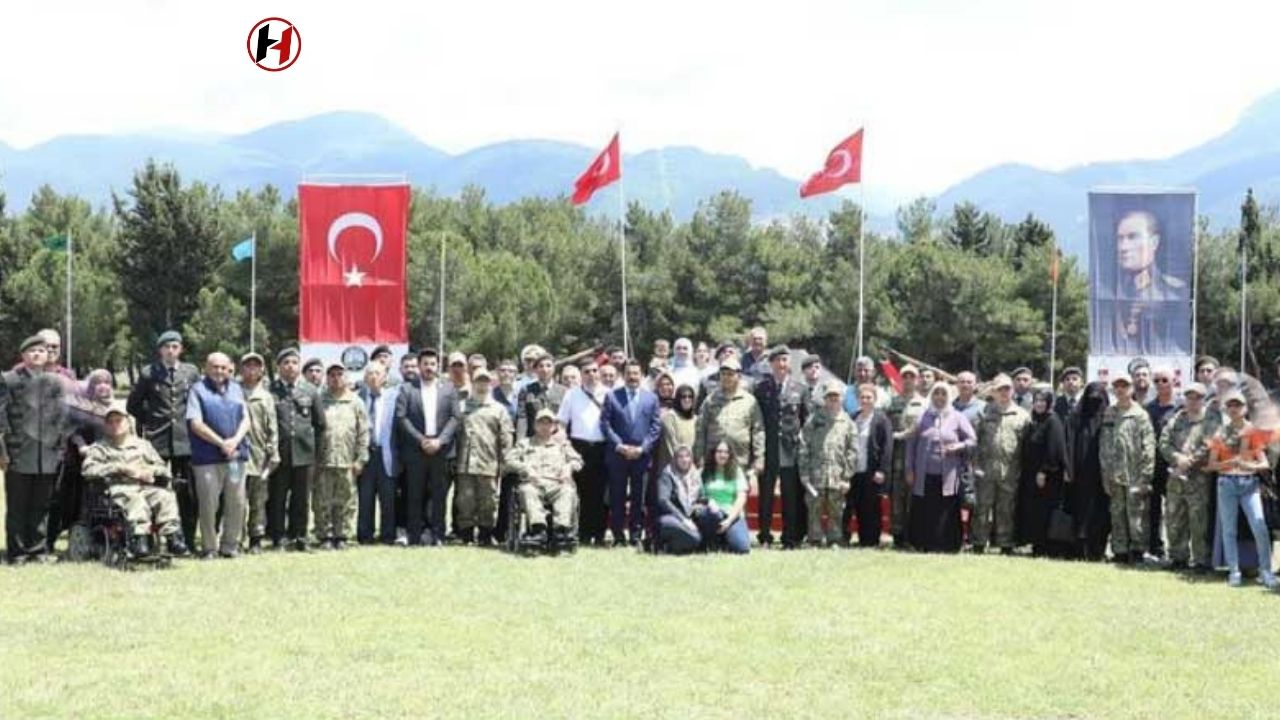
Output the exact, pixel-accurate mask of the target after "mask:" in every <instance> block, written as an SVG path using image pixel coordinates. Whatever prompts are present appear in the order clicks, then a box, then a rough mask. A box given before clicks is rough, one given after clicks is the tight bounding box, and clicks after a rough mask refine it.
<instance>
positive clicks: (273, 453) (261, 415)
mask: <svg viewBox="0 0 1280 720" xmlns="http://www.w3.org/2000/svg"><path fill="white" fill-rule="evenodd" d="M265 366H266V361H264V360H263V359H262V356H261V355H259V354H257V353H249V354H247V355H245V356H244V357H242V358H240V385H241V387H242V388H243V389H244V402H245V406H246V408H247V410H248V413H249V435H248V439H249V462H248V463H247V464H246V466H245V491H246V492H247V493H248V500H249V554H251V555H256V554H258V553H260V552H262V538H263V536H264V535H266V534H267V478H269V477H270V476H271V473H272V472H273V471H274V470H275V469H276V467H277V466H279V465H280V446H279V438H280V433H279V431H278V429H277V427H278V426H277V425H276V399H275V398H274V397H272V395H271V391H270V390H268V389H267V386H266V384H265V383H263V382H262V374H263V370H264V369H265ZM274 547H275V548H276V549H277V550H278V549H280V546H278V545H277V546H274Z"/></svg>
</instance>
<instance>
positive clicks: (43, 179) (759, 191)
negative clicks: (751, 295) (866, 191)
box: [0, 112, 839, 219]
mask: <svg viewBox="0 0 1280 720" xmlns="http://www.w3.org/2000/svg"><path fill="white" fill-rule="evenodd" d="M597 152H599V148H589V147H585V146H582V145H574V144H571V143H563V142H554V141H549V140H511V141H506V142H500V143H495V144H492V145H485V146H483V147H479V148H476V149H474V150H471V151H469V152H465V153H462V154H460V155H450V154H449V153H446V152H444V151H442V150H439V149H437V148H434V147H432V146H430V145H428V144H426V143H424V142H422V141H421V140H419V139H418V138H416V137H415V136H414V135H412V134H411V133H409V132H408V131H406V130H404V129H402V128H400V127H398V126H396V125H394V124H393V123H391V122H389V121H387V120H385V119H384V118H382V117H380V116H378V115H373V114H369V113H360V112H333V113H326V114H323V115H316V116H313V117H308V118H303V119H300V120H291V121H287V122H280V123H275V124H273V125H268V126H266V127H264V128H261V129H259V130H255V131H253V132H249V133H245V134H242V135H206V136H181V135H166V134H163V133H155V134H133V135H69V136H61V137H57V138H54V139H52V140H49V141H48V142H44V143H41V144H39V145H35V146H33V147H31V148H28V149H25V150H15V149H13V148H10V147H8V146H6V145H3V144H0V187H3V189H4V190H5V192H6V193H7V194H8V197H9V203H10V206H11V207H14V208H17V209H21V208H23V207H25V206H26V203H27V201H28V200H29V199H30V197H31V194H32V192H34V191H35V189H36V188H38V187H39V186H40V185H42V184H46V183H47V184H49V185H51V186H53V187H54V188H55V189H56V190H58V191H60V192H72V193H76V194H79V195H82V196H84V197H87V198H89V199H91V200H92V201H93V202H95V203H104V202H107V201H108V200H109V199H110V196H111V191H112V190H113V189H114V190H116V191H122V190H124V189H126V188H127V187H128V185H129V182H130V180H131V178H132V173H133V171H134V170H135V169H136V168H138V167H140V166H141V165H142V164H143V163H144V162H145V161H146V159H147V158H155V159H156V160H158V161H163V162H172V163H173V164H174V165H175V166H176V167H177V168H178V170H179V171H180V172H181V173H182V175H183V177H184V178H185V179H188V180H203V181H205V182H208V183H215V184H218V185H220V186H221V187H222V188H223V189H224V191H227V192H231V191H234V190H236V189H239V188H258V187H261V186H263V185H266V184H268V183H270V184H274V185H276V186H278V187H280V188H281V189H282V190H283V191H284V192H285V193H286V194H288V195H292V194H293V191H294V188H295V186H296V185H297V183H298V182H299V180H301V179H302V178H303V176H304V175H316V174H347V173H368V172H386V173H404V174H406V175H407V176H408V178H409V180H410V181H411V182H412V183H413V184H414V185H416V186H419V187H423V188H431V187H434V188H435V189H436V190H437V191H438V192H440V193H442V194H445V195H453V194H456V193H458V192H459V191H460V190H461V189H462V188H463V187H465V186H466V185H468V184H475V185H479V186H481V187H483V188H484V189H485V192H486V194H487V195H488V197H489V198H490V199H492V200H494V201H496V202H499V203H505V202H510V201H512V200H515V199H517V198H521V197H527V196H542V197H554V196H557V195H567V194H569V193H570V192H571V191H572V188H573V181H574V179H575V178H576V177H577V176H578V175H579V174H580V173H581V172H582V171H583V170H584V169H586V167H587V165H588V164H589V163H590V162H591V160H592V159H593V158H594V156H595V154H596V153H597ZM623 165H624V167H625V169H626V176H625V181H626V187H625V190H626V197H627V200H628V201H631V200H639V201H640V202H642V203H644V204H645V205H647V206H649V207H651V208H655V209H666V208H669V209H670V210H671V211H672V212H673V213H674V214H675V215H676V216H677V217H678V218H687V217H689V216H690V215H692V214H693V211H694V209H695V208H696V206H697V203H698V202H699V201H701V200H705V199H706V198H708V197H710V196H712V195H714V194H715V193H717V192H720V191H721V190H725V189H730V188H732V189H736V190H738V191H739V192H741V193H743V194H744V195H746V196H747V197H749V198H750V199H751V200H752V203H753V207H754V209H755V214H756V216H757V217H758V218H762V219H763V218H769V217H776V216H781V215H787V214H790V213H808V214H825V213H826V212H828V211H829V210H830V209H832V208H833V207H835V206H836V205H838V203H839V198H837V197H834V196H832V197H826V198H818V199H813V200H808V201H804V202H801V200H800V198H799V195H798V188H799V181H798V180H796V179H794V178H788V177H785V176H783V175H782V174H780V173H778V172H777V171H775V170H771V169H768V168H757V167H753V166H751V165H750V164H749V163H748V162H747V161H746V160H743V159H742V158H739V157H735V156H731V155H717V154H713V153H708V152H704V151H702V150H699V149H697V148H692V147H670V148H662V149H658V150H649V151H645V152H641V153H637V154H634V155H627V154H624V155H623ZM616 202H617V201H616V195H615V194H614V193H612V192H608V193H601V194H599V195H598V196H597V198H596V199H594V200H593V201H592V205H591V206H590V209H591V210H593V211H596V212H601V213H607V214H616V212H617V205H616Z"/></svg>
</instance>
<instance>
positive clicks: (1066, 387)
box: [1053, 365, 1084, 423]
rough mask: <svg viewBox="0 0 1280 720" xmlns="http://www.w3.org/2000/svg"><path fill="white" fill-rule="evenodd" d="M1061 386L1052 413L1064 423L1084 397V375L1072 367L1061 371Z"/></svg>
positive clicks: (1078, 369)
mask: <svg viewBox="0 0 1280 720" xmlns="http://www.w3.org/2000/svg"><path fill="white" fill-rule="evenodd" d="M1061 384H1062V394H1061V395H1059V396H1058V397H1057V398H1056V399H1055V400H1054V401H1053V411H1054V412H1055V413H1057V415H1058V417H1060V418H1062V422H1064V423H1065V422H1066V421H1067V418H1068V417H1070V416H1071V413H1072V412H1073V411H1074V410H1075V409H1076V406H1077V405H1079V404H1080V398H1081V397H1084V373H1082V372H1080V368H1078V367H1076V366H1074V365H1072V366H1070V367H1068V368H1067V369H1066V370H1063V371H1062V378H1061Z"/></svg>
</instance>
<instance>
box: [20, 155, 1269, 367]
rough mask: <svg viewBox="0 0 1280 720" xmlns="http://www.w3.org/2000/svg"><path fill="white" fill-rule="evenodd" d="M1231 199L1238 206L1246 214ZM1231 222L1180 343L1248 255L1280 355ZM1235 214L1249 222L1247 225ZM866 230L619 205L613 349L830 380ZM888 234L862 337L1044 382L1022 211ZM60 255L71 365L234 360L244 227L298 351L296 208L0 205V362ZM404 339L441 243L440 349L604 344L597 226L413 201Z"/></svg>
mask: <svg viewBox="0 0 1280 720" xmlns="http://www.w3.org/2000/svg"><path fill="white" fill-rule="evenodd" d="M1251 205H1252V210H1250V209H1249V207H1250V206H1251ZM1244 210H1245V212H1244V213H1243V214H1244V215H1245V216H1246V218H1245V220H1243V221H1242V229H1241V230H1235V229H1227V230H1220V231H1211V230H1210V229H1209V227H1208V225H1207V222H1205V221H1203V220H1202V221H1201V222H1200V224H1199V229H1198V234H1199V238H1198V241H1199V265H1198V281H1199V290H1198V293H1199V303H1198V309H1197V335H1198V343H1197V345H1198V348H1199V350H1200V351H1201V352H1206V353H1212V354H1215V355H1217V356H1218V357H1219V358H1220V359H1222V360H1223V362H1224V363H1227V364H1232V362H1233V360H1234V359H1235V358H1236V357H1237V352H1238V350H1237V347H1238V345H1237V338H1238V330H1239V301H1238V297H1239V295H1238V293H1239V286H1240V275H1239V253H1238V248H1239V247H1240V246H1241V245H1242V244H1243V245H1244V246H1246V247H1247V248H1248V249H1249V253H1250V270H1249V272H1250V279H1249V282H1250V295H1251V297H1250V327H1251V331H1252V337H1253V343H1252V357H1253V361H1252V362H1253V363H1254V364H1255V365H1256V364H1258V363H1261V365H1262V366H1263V367H1266V366H1268V365H1269V364H1270V363H1271V359H1272V358H1273V357H1274V356H1275V355H1276V354H1277V353H1280V217H1278V216H1277V212H1276V209H1275V208H1265V209H1262V210H1259V209H1258V208H1257V207H1256V204H1254V201H1253V199H1252V195H1251V194H1250V195H1249V197H1248V199H1247V202H1246V205H1245V208H1244ZM1250 218H1251V219H1250ZM863 219H864V216H863V212H862V209H861V208H860V207H859V206H858V205H857V204H855V203H853V202H850V201H847V200H846V201H845V202H844V203H843V204H842V205H841V206H840V207H839V208H838V209H836V210H834V211H832V212H831V213H830V214H829V215H828V216H826V217H824V218H821V219H813V218H808V217H803V216H793V217H788V218H779V219H771V220H768V221H759V220H758V219H753V217H752V213H751V203H750V201H749V200H748V199H746V198H744V197H743V196H742V195H740V194H738V193H736V192H732V191H725V192H721V193H719V194H717V195H715V196H713V197H710V198H707V199H705V200H704V201H702V202H701V203H700V204H699V206H698V209H697V210H696V212H695V213H694V214H693V216H692V217H691V218H690V219H689V220H688V221H685V222H678V221H676V220H675V219H674V218H673V217H672V216H671V215H670V214H669V213H667V212H656V211H654V210H651V209H648V208H645V207H643V206H641V205H640V204H638V203H632V204H631V205H630V206H629V207H628V208H627V213H626V224H625V228H626V230H625V232H626V234H627V252H628V259H627V270H628V279H629V282H628V290H629V302H628V304H629V309H630V313H629V316H630V326H631V335H632V337H631V340H632V342H633V344H634V346H635V347H636V348H639V349H641V352H642V354H643V350H645V349H647V348H649V347H650V346H651V343H652V341H653V340H654V339H656V338H668V339H671V338H675V337H679V336H688V337H691V338H695V339H705V340H708V341H712V342H714V341H719V340H723V339H726V338H738V337H740V336H741V334H742V333H743V332H744V331H745V330H746V329H747V328H750V327H751V326H754V325H757V324H758V325H764V326H765V327H767V328H769V330H770V335H771V339H772V340H774V341H779V342H788V343H790V344H792V345H794V346H797V347H804V348H806V349H808V350H809V351H811V352H817V353H820V354H821V355H822V356H823V357H824V358H826V359H827V361H828V364H829V365H830V366H831V367H833V368H834V369H836V371H837V373H838V374H843V372H844V369H845V368H847V367H848V365H849V363H850V361H851V355H852V353H853V352H854V340H855V337H856V332H857V310H858V292H857V278H858V241H859V235H860V233H861V225H862V222H863ZM896 219H897V232H896V233H892V234H886V233H878V232H872V231H870V230H868V231H867V232H866V234H865V238H864V239H865V243H866V247H865V262H866V267H865V282H866V303H865V304H866V334H865V338H866V342H867V349H868V351H869V353H870V354H872V355H875V356H880V355H882V354H883V353H884V352H885V350H886V348H889V347H892V348H894V349H896V350H899V351H902V352H905V353H907V354H909V355H913V356H915V357H919V358H922V359H926V360H928V361H930V362H932V363H935V364H938V365H941V366H943V367H946V368H948V369H952V370H960V369H973V370H976V371H977V372H979V373H980V374H982V375H990V374H992V373H995V372H998V371H1000V370H1008V369H1010V368H1012V367H1014V366H1017V365H1028V366H1030V367H1032V368H1033V369H1034V370H1035V372H1036V373H1037V375H1040V376H1043V375H1045V373H1046V370H1047V368H1046V365H1047V362H1048V343H1049V331H1050V304H1051V295H1052V291H1053V287H1052V280H1051V273H1052V271H1051V267H1052V263H1053V258H1054V254H1055V253H1056V252H1057V249H1056V248H1057V243H1056V242H1055V238H1054V234H1053V231H1052V229H1051V228H1050V227H1048V226H1047V225H1046V224H1045V223H1043V222H1041V221H1040V220H1038V219H1037V218H1035V217H1034V216H1033V215H1030V214H1028V215H1027V217H1026V218H1025V219H1023V220H1022V221H1021V222H1018V223H1012V224H1011V223H1006V222H1003V221H1001V220H1000V219H999V218H997V217H996V216H994V215H993V214H991V213H988V212H983V211H982V210H981V208H979V207H977V206H976V205H974V204H972V203H961V204H959V205H957V206H955V207H954V208H953V209H952V211H951V212H950V213H949V214H940V213H939V212H938V211H937V208H936V206H935V205H934V204H933V202H932V201H931V200H928V199H925V198H921V199H918V200H916V201H914V202H912V203H910V204H908V205H906V206H904V207H902V208H900V209H899V210H898V212H897V218H896ZM68 233H70V234H71V235H72V237H73V238H74V245H75V248H74V249H75V253H74V279H75V282H74V291H73V298H72V299H73V305H74V323H73V325H74V345H73V353H74V357H73V360H74V364H75V366H76V367H77V369H79V370H81V371H84V370H86V369H88V368H92V367H107V368H110V369H112V370H115V371H129V372H132V370H134V369H135V368H136V367H137V366H138V365H139V364H140V363H141V362H144V361H145V360H146V358H148V357H149V356H150V353H151V345H152V343H153V341H154V339H155V337H156V336H157V335H159V333H160V332H162V331H164V330H165V329H168V328H177V329H179V330H181V331H182V332H183V334H184V336H185V337H186V340H187V345H188V348H189V350H190V352H192V353H193V356H197V357H198V356H202V355H203V354H205V353H207V352H211V351H214V350H220V351H223V352H228V353H230V354H232V356H233V357H234V356H237V355H239V354H240V353H243V352H244V351H246V350H247V347H248V337H249V327H248V323H249V311H248V306H249V289H250V287H249V286H250V268H249V263H248V262H247V261H246V262H236V261H235V260H233V259H232V257H231V248H232V246H233V245H235V244H236V243H237V242H239V241H241V240H243V239H244V238H247V237H249V235H250V234H251V233H256V234H257V241H258V245H257V252H258V257H257V265H258V267H257V274H258V290H257V326H256V331H255V335H256V336H255V342H256V345H257V348H256V349H258V350H259V352H263V353H264V354H267V353H271V352H274V351H275V350H278V349H280V348H282V347H285V346H288V345H291V344H293V343H295V342H296V336H297V327H298V218H297V201H296V200H286V199H285V198H284V197H283V196H282V195H281V193H280V191H279V189H277V188H274V187H270V186H267V187H265V188H263V189H261V190H259V191H256V192H251V191H248V190H239V191H236V192H235V193H234V194H231V195H226V194H224V193H223V192H222V190H221V189H220V188H218V187H211V186H209V185H206V184H204V183H200V182H183V180H182V178H181V177H180V175H179V172H178V171H177V169H175V168H174V167H172V166H169V165H162V164H158V163H155V162H148V163H147V164H146V165H145V166H144V167H142V168H141V169H139V170H137V171H136V172H135V173H134V176H133V180H132V183H131V185H130V187H129V188H128V189H127V190H125V191H124V192H123V193H118V194H115V195H114V196H113V198H112V202H111V203H110V207H93V206H92V205H91V204H90V203H89V202H87V201H86V200H84V199H83V198H79V197H76V196H74V195H66V194H60V193H58V192H56V191H55V190H53V189H52V188H50V187H48V186H45V187H41V188H40V189H39V190H38V191H37V192H36V193H35V194H34V195H33V197H32V198H31V201H30V203H29V204H28V206H27V207H26V209H25V210H23V211H22V212H20V213H14V214H11V213H9V212H7V211H6V208H5V199H4V196H3V194H0V347H2V348H9V349H10V350H9V352H10V354H12V355H16V348H17V347H18V344H19V342H20V341H21V339H22V338H24V337H26V336H27V335H29V334H31V333H32V332H33V331H34V330H36V329H38V328H41V327H55V328H61V327H62V325H63V320H64V315H65V309H64V308H65V304H64V303H65V291H64V282H65V272H66V263H67V253H66V252H65V250H63V249H61V248H60V247H58V245H57V243H53V242H49V241H50V239H51V238H57V237H60V236H65V235H66V234H68ZM408 243H409V248H408V256H409V268H408V304H409V308H408V311H409V322H410V328H409V332H410V338H411V341H412V342H413V343H415V344H419V345H427V344H431V345H436V344H438V341H439V338H438V329H437V327H438V313H439V311H440V282H441V272H440V268H439V265H438V263H439V258H440V245H441V243H443V244H444V245H445V257H446V261H445V262H446V269H445V272H444V278H445V282H446V288H445V290H446V293H445V325H446V331H445V332H446V345H447V347H448V349H455V348H457V349H464V350H466V351H472V352H482V353H484V354H485V355H486V356H488V357H490V358H499V357H506V356H511V355H513V354H514V353H515V352H516V349H517V348H519V347H520V346H522V345H524V344H526V343H530V342H538V343H541V344H543V345H545V346H548V347H549V349H550V350H552V351H553V352H556V353H566V352H572V351H575V350H579V349H582V348H583V347H586V346H590V345H592V344H596V343H606V344H608V343H620V341H621V334H622V323H621V312H620V297H619V288H620V284H621V278H620V263H619V246H618V240H617V230H616V223H615V222H614V221H612V220H610V219H606V218H601V217H596V216H591V215H588V214H587V213H586V212H584V211H583V210H582V209H580V208H575V207H574V206H572V205H570V203H569V202H568V201H567V200H566V199H564V198H555V199H543V198H527V199H523V200H520V201H518V202H513V203H509V204H506V205H496V204H494V203H492V202H489V201H488V200H487V199H486V198H485V194H484V192H483V190H481V189H479V188H476V187H469V188H467V189H465V190H464V191H463V192H462V193H461V194H460V196H459V197H456V198H449V197H442V196H440V195H438V194H436V193H434V192H432V191H425V190H421V189H415V190H414V192H413V196H412V202H411V205H410V215H409V238H408ZM1058 293H1059V295H1058V325H1057V327H1058V337H1057V364H1058V368H1057V369H1058V370H1060V369H1061V368H1062V367H1064V366H1066V365H1083V363H1084V360H1085V355H1086V353H1087V350H1088V319H1087V308H1086V302H1087V293H1088V290H1087V282H1086V277H1085V270H1084V268H1082V267H1081V264H1080V262H1079V261H1078V260H1077V259H1075V258H1071V257H1064V258H1062V259H1061V263H1060V271H1059V280H1058Z"/></svg>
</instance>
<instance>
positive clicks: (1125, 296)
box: [1116, 210, 1189, 301]
mask: <svg viewBox="0 0 1280 720" xmlns="http://www.w3.org/2000/svg"><path fill="white" fill-rule="evenodd" d="M1159 250H1160V224H1159V222H1158V221H1157V220H1156V216H1155V215H1154V214H1153V213H1150V212H1147V211H1146V210H1134V211H1131V212H1128V213H1125V214H1124V215H1123V216H1122V217H1121V218H1120V222H1118V223H1116V265H1117V270H1118V272H1117V273H1116V297H1117V298H1119V299H1121V300H1149V301H1161V300H1187V299H1189V296H1188V291H1187V283H1186V282H1185V281H1183V280H1180V279H1178V278H1176V277H1173V276H1172V275H1166V274H1164V273H1163V272H1161V270H1160V267H1159V266H1158V265H1157V264H1156V254H1157V252H1158V251H1159Z"/></svg>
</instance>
